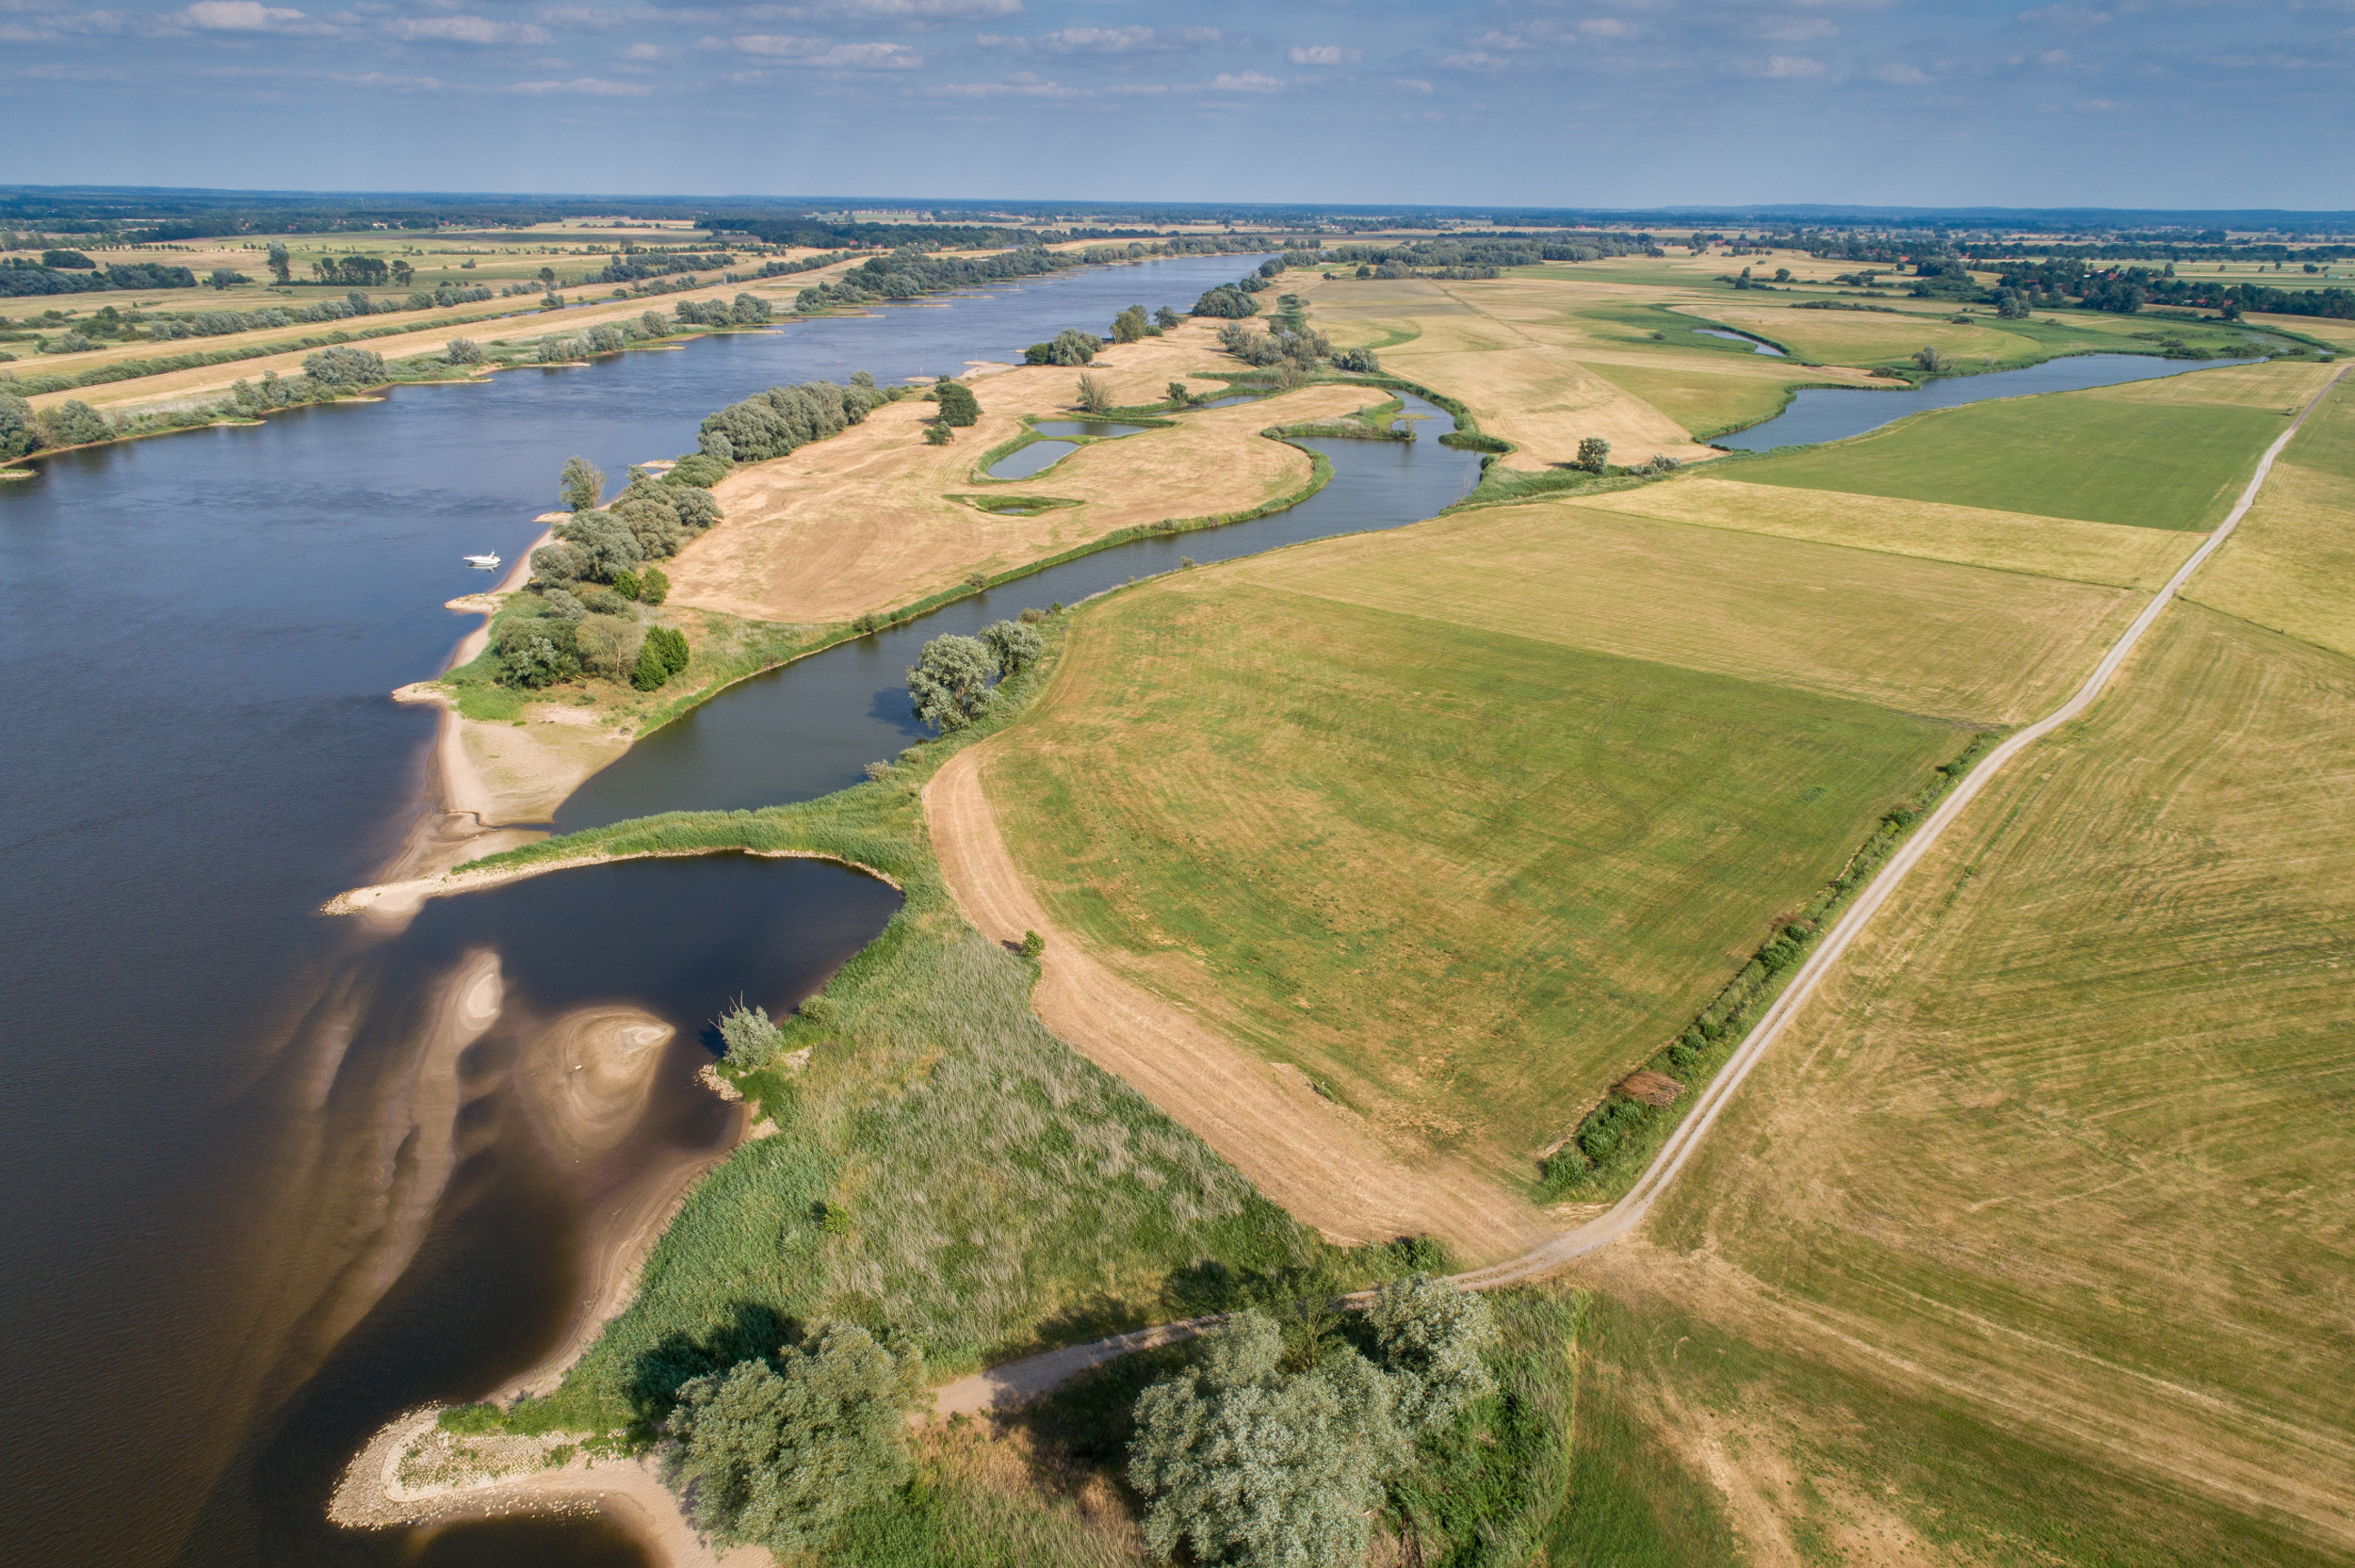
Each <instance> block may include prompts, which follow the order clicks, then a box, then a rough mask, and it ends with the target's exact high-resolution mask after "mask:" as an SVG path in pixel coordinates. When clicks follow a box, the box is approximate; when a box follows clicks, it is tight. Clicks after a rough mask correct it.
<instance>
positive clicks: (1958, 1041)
mask: <svg viewBox="0 0 2355 1568" xmlns="http://www.w3.org/2000/svg"><path fill="white" fill-rule="evenodd" d="M2350 932H2355V665H2351V664H2350V663H2349V662H2348V661H2347V659H2345V658H2343V657H2340V656H2338V655H2332V654H2329V653H2325V652H2322V651H2320V650H2317V649H2314V648H2311V647H2307V646H2305V645H2303V644H2300V643H2298V642H2296V641H2293V640H2292V639H2287V638H2284V637H2281V636H2278V635H2276V634H2273V633H2270V632H2266V631H2264V630H2261V629H2258V628H2255V627H2251V626H2249V625H2247V624H2246V623H2244V622H2238V621H2235V620H2233V619H2231V618H2228V617H2225V616H2222V615H2219V614H2217V612H2215V611H2212V610H2208V609H2205V608H2203V607H2201V606H2192V605H2182V604H2179V605H2177V606H2175V607H2173V608H2172V609H2170V610H2169V611H2168V615H2167V617H2166V618H2165V619H2164V620H2163V621H2162V622H2160V624H2159V626H2158V627H2157V628H2156V629H2155V630H2154V632H2153V634H2152V640H2151V641H2150V642H2148V643H2146V645H2145V647H2144V649H2143V650H2142V651H2140V652H2139V653H2138V654H2137V655H2136V657H2135V659H2134V660H2133V661H2131V662H2130V664H2129V666H2128V667H2127V669H2126V670H2125V671H2123V672H2122V674H2121V684H2120V686H2119V687H2116V688H2115V689H2113V691H2112V692H2111V693H2110V694H2109V695H2108V696H2106V697H2105V698H2104V699H2103V703H2101V704H2100V705H2099V706H2097V707H2096V708H2095V709H2094V710H2093V712H2092V713H2091V714H2090V715H2089V716H2088V717H2087V719H2086V720H2084V721H2082V722H2081V723H2079V724H2077V725H2075V726H2072V727H2071V729H2070V730H2068V731H2065V732H2063V733H2062V734H2060V735H2058V736H2055V737H2054V738H2053V739H2051V740H2049V741H2047V742H2046V743H2044V744H2043V745H2042V746H2040V747H2039V748H2038V749H2037V750H2036V751H2034V752H2030V753H2028V754H2027V755H2026V756H2025V757H2023V758H2022V761H2021V763H2020V764H2019V765H2018V766H2017V767H2016V768H2015V770H2014V771H2013V772H2012V774H2011V775H2010V776H2009V777H2007V778H2005V779H2003V780H2000V781H1998V783H1997V784H1995V786H1994V787H1993V788H1992V789H1991V790H1990V795H1989V796H1988V798H1986V800H1984V801H1983V802H1982V803H1981V804H1979V805H1976V806H1974V807H1973V810H1972V812H1971V813H1970V814H1969V815H1968V816H1966V817H1965V818H1964V819H1963V820H1962V821H1961V822H1960V823H1959V824H1957V829H1956V830H1955V831H1954V832H1951V833H1950V834H1949V835H1948V837H1947V839H1946V840H1945V841H1943V842H1942V843H1941V846H1940V847H1939V848H1938V849H1936V850H1935V851H1934V852H1933V855H1932V856H1931V857H1930V858H1929V859H1928V860H1926V861H1925V863H1924V865H1923V866H1922V867H1921V869H1920V871H1919V872H1918V873H1917V874H1916V877H1915V879H1914V881H1912V882H1911V883H1910V884H1909V885H1908V888H1906V889H1905V890H1903V891H1901V892H1900V894H1899V896H1898V897H1897V899H1896V901H1895V902H1893V903H1892V905H1891V906H1890V908H1889V910H1888V911H1887V913H1885V914H1884V916H1883V918H1882V920H1881V921H1880V922H1879V923H1878V924H1876V927H1875V929H1872V930H1871V931H1869V932H1868V933H1867V934H1866V936H1865V937H1864V939H1863V940H1862V941H1860V943H1859V945H1858V946H1857V948H1856V950H1855V952H1854V954H1853V956H1852V958H1851V960H1850V962H1848V963H1847V964H1846V965H1845V966H1844V967H1843V972H1842V973H1840V974H1838V975H1837V976H1835V977H1834V978H1832V979H1831V980H1830V982H1829V983H1828V984H1827V986H1826V988H1825V990H1824V991H1823V992H1822V993H1821V994H1819V996H1818V998H1817V999H1816V1000H1815V1001H1814V1002H1813V1003H1812V1004H1811V1006H1810V1008H1809V1009H1808V1010H1807V1011H1806V1012H1805V1013H1804V1014H1803V1015H1802V1016H1801V1018H1800V1019H1799V1020H1798V1021H1797V1022H1796V1023H1795V1026H1794V1031H1795V1032H1794V1033H1793V1034H1792V1035H1791V1036H1789V1037H1787V1038H1786V1039H1785V1040H1783V1041H1782V1042H1781V1043H1778V1046H1777V1048H1776V1050H1775V1051H1774V1053H1773V1054H1771V1055H1770V1056H1769V1057H1768V1058H1767V1059H1766V1060H1765V1061H1764V1062H1763V1063H1762V1066H1761V1067H1760V1069H1759V1071H1758V1073H1757V1075H1755V1076H1754V1077H1753V1078H1752V1079H1751V1081H1750V1084H1749V1085H1748V1086H1746V1090H1745V1092H1744V1094H1743V1096H1742V1097H1741V1098H1740V1099H1738V1100H1737V1101H1736V1102H1734V1104H1733V1106H1732V1107H1730V1110H1729V1112H1728V1113H1727V1117H1726V1119H1725V1122H1724V1123H1722V1124H1721V1126H1720V1127H1719V1129H1718V1131H1717V1133H1716V1136H1715V1137H1714V1138H1713V1140H1712V1141H1711V1142H1710V1143H1709V1144H1707V1145H1705V1146H1704V1147H1703V1148H1702V1150H1701V1152H1700V1153H1699V1155H1698V1156H1697V1159H1696V1162H1695V1164H1694V1166H1693V1167H1692V1168H1691V1169H1689V1170H1688V1171H1687V1172H1685V1174H1684V1176H1683V1177H1682V1178H1681V1181H1680V1183H1679V1185H1678V1186H1677V1188H1675V1189H1673V1191H1672V1192H1671V1193H1670V1195H1669V1197H1668V1198H1667V1200H1666V1201H1665V1204H1664V1205H1663V1209H1662V1210H1661V1211H1660V1212H1659V1213H1658V1215H1657V1216H1656V1218H1655V1223H1654V1226H1653V1236H1654V1237H1655V1239H1656V1240H1657V1241H1658V1242H1659V1243H1660V1245H1661V1248H1662V1252H1661V1253H1660V1254H1659V1255H1658V1256H1657V1257H1655V1258H1654V1259H1652V1260H1651V1262H1650V1264H1649V1265H1648V1266H1646V1267H1645V1268H1644V1269H1638V1270H1637V1271H1638V1272H1649V1276H1650V1278H1649V1287H1650V1288H1651V1289H1653V1290H1655V1291H1657V1292H1659V1293H1661V1294H1663V1295H1665V1297H1666V1298H1669V1299H1672V1300H1675V1301H1678V1302H1679V1303H1680V1304H1681V1308H1682V1310H1683V1311H1685V1312H1686V1313H1688V1314H1689V1315H1690V1316H1691V1317H1695V1318H1697V1319H1703V1320H1707V1321H1709V1322H1711V1323H1712V1324H1713V1329H1714V1332H1716V1333H1719V1334H1730V1335H1738V1336H1746V1337H1747V1338H1750V1339H1752V1340H1755V1341H1756V1342H1757V1343H1759V1344H1760V1345H1762V1346H1763V1347H1766V1348H1767V1349H1769V1350H1772V1351H1774V1352H1776V1353H1777V1354H1778V1355H1779V1356H1781V1357H1783V1358H1784V1359H1786V1360H1787V1361H1788V1362H1789V1363H1790V1365H1791V1366H1807V1365H1809V1364H1811V1363H1822V1364H1827V1365H1830V1366H1837V1367H1840V1368H1843V1369H1844V1370H1843V1375H1844V1376H1846V1377H1847V1378H1849V1379H1850V1380H1851V1381H1852V1382H1860V1386H1862V1387H1864V1388H1866V1389H1868V1390H1869V1389H1870V1388H1872V1387H1874V1386H1879V1387H1883V1388H1887V1389H1892V1390H1893V1391H1894V1392H1893V1393H1892V1394H1891V1395H1888V1396H1886V1398H1890V1399H1893V1400H1894V1401H1896V1402H1900V1403H1904V1402H1912V1403H1915V1404H1925V1403H1926V1404H1932V1405H1940V1406H1945V1407H1948V1408H1950V1409H1951V1410H1952V1411H1954V1412H1956V1413H1958V1414H1959V1415H1961V1416H1963V1417H1967V1419H1968V1421H1969V1422H1970V1423H1972V1424H1973V1425H1975V1426H1977V1427H1980V1428H1984V1429H1986V1430H1987V1431H1991V1432H1993V1433H1996V1434H1999V1435H2001V1436H2003V1437H2005V1438H2006V1439H2017V1440H2019V1441H2021V1442H2024V1443H2027V1444H2030V1445H2033V1446H2036V1447H2040V1448H2044V1449H2047V1450H2050V1451H2051V1452H2052V1454H2053V1455H2054V1456H2055V1458H2054V1459H2053V1461H2051V1462H2050V1463H2051V1464H2052V1466H2053V1467H2054V1470H2055V1474H2056V1475H2057V1477H2058V1478H2059V1479H2062V1480H2071V1479H2074V1480H2078V1481H2082V1480H2084V1479H2087V1478H2088V1477H2098V1476H2099V1474H2100V1473H2102V1472H2104V1471H2109V1472H2119V1473H2122V1474H2123V1475H2125V1476H2127V1477H2129V1478H2132V1484H2131V1485H2129V1486H2126V1487H2123V1488H2121V1489H2119V1490H2118V1491H2117V1493H2116V1496H2117V1497H2118V1498H2122V1499H2125V1500H2127V1501H2130V1502H2136V1501H2139V1500H2140V1499H2143V1498H2146V1497H2148V1496H2151V1495H2153V1494H2155V1495H2158V1497H2159V1498H2160V1499H2161V1500H2162V1501H2169V1500H2171V1501H2170V1506H2168V1508H2167V1509H2166V1511H2165V1512H2164V1513H2163V1514H2162V1515H2159V1516H2158V1519H2159V1520H2164V1521H2165V1522H2167V1523H2168V1524H2170V1525H2175V1526H2181V1525H2183V1522H2184V1521H2185V1520H2190V1521H2194V1524H2193V1525H2192V1526H2190V1527H2188V1528H2186V1533H2185V1534H2184V1538H2183V1539H2182V1540H2180V1541H2177V1542H2174V1543H2172V1544H2168V1543H2164V1542H2158V1543H2154V1542H2151V1541H2149V1540H2148V1539H2147V1537H2148V1536H2149V1535H2150V1533H2151V1529H2152V1525H2153V1524H2154V1522H2158V1521H2157V1520H2137V1519H2123V1518H2115V1517H2112V1518H2108V1519H2107V1520H2106V1525H2107V1528H2114V1529H2116V1530H2117V1531H2118V1532H2119V1539H2117V1540H2115V1541H2113V1540H2110V1539H2107V1538H2105V1535H2104V1516H2105V1515H2109V1514H2111V1513H2112V1508H2103V1509H2102V1510H2101V1511H2098V1512H2096V1513H2094V1514H2092V1515H2090V1516H2088V1518H2087V1519H2086V1520H2085V1521H2082V1522H2080V1521H2072V1520H2071V1519H2070V1518H2068V1517H2067V1516H2065V1515H2054V1514H2052V1513H2051V1512H2050V1511H2049V1510H2046V1509H2040V1508H2038V1507H2036V1506H2034V1500H2033V1499H2030V1500H2029V1501H2030V1506H2027V1507H2024V1508H2023V1507H2022V1506H2021V1505H2020V1504H2019V1503H2014V1504H2013V1505H2011V1506H2010V1507H2009V1508H2006V1509H2004V1510H2002V1511H2000V1514H1998V1513H1997V1512H1996V1511H1990V1517H1989V1518H1988V1519H1984V1520H1970V1519H1961V1518H1956V1517H1954V1516H1953V1514H1952V1511H1953V1510H1954V1509H1956V1508H1957V1504H1958V1499H1957V1497H1956V1496H1954V1495H1948V1496H1946V1497H1944V1498H1942V1499H1941V1498H1939V1497H1938V1496H1936V1495H1928V1496H1926V1497H1917V1498H1913V1499H1909V1501H1912V1502H1917V1503H1921V1504H1923V1506H1924V1508H1925V1510H1931V1511H1934V1510H1937V1509H1939V1508H1943V1509H1945V1510H1947V1511H1949V1517H1948V1521H1947V1523H1948V1528H1950V1529H1957V1527H1959V1528H1958V1529H1957V1533H1958V1534H1960V1535H1962V1536H1964V1537H1966V1538H1967V1537H1969V1536H1970V1535H1972V1534H1973V1533H1974V1532H1982V1531H1983V1532H1985V1533H1987V1534H1989V1535H1992V1534H1994V1533H1995V1520H1996V1519H1997V1518H1998V1517H2000V1518H2001V1520H2002V1522H2003V1527H2004V1528H2007V1529H2011V1530H2016V1531H2020V1532H2021V1533H2022V1534H2023V1535H2024V1534H2034V1535H2040V1536H2042V1537H2044V1538H2045V1542H2046V1544H2055V1543H2054V1540H2053V1538H2054V1537H2055V1535H2058V1534H2068V1533H2073V1531H2072V1527H2076V1528H2081V1529H2082V1533H2083V1536H2084V1539H2081V1540H2079V1541H2078V1542H2077V1543H2076V1547H2077V1549H2076V1550H2075V1551H2072V1552H2069V1553H2065V1554H2055V1555H2047V1556H2038V1555H2037V1554H2036V1553H2035V1552H2033V1551H2031V1550H2028V1549H2026V1548H2027V1547H2029V1546H2030V1545H2031V1544H2033V1543H2032V1542H2031V1541H2027V1540H2021V1541H2014V1542H2011V1543H2007V1544H2006V1543H1997V1542H1994V1541H1983V1542H1973V1544H1974V1545H1978V1546H1982V1547H1989V1546H1993V1545H1996V1544H2006V1545H2007V1546H2008V1547H2009V1550H2010V1553H2011V1554H2012V1555H2013V1556H2017V1557H2018V1558H2019V1559H2020V1560H2096V1561H2105V1562H2128V1561H2133V1562H2140V1561H2152V1562H2160V1561H2168V1562H2172V1561H2184V1562H2198V1561H2246V1562H2266V1561H2293V1560H2314V1559H2328V1560H2347V1558H2350V1557H2355V1403H2351V1402H2350V1400H2349V1399H2348V1397H2347V1393H2348V1390H2349V1388H2350V1387H2355V1310H2350V1302H2349V1299H2348V1295H2347V1281H2348V1280H2349V1279H2350V1278H2355V1224H2351V1223H2350V1220H2349V1216H2350V1215H2355V1120H2350V1118H2349V1116H2348V1114H2347V1110H2348V1107H2349V1105H2350V1103H2355V986H2350V985H2349V983H2348V980H2347V976H2348V974H2350V973H2355V936H2350ZM1626 1267H1628V1268H1635V1267H1636V1266H1635V1264H1634V1263H1630V1264H1628V1265H1626ZM1697 1349H1698V1347H1697ZM1824 1418H1825V1417H1824V1416H1823V1415H1821V1414H1818V1413H1816V1412H1814V1411H1811V1409H1810V1407H1809V1405H1808V1404H1807V1403H1805V1402H1800V1403H1796V1404H1791V1405H1787V1406H1785V1408H1784V1412H1783V1416H1782V1419H1783V1421H1784V1422H1785V1423H1786V1424H1791V1423H1795V1424H1796V1425H1797V1426H1798V1427H1799V1428H1800V1429H1802V1435H1804V1429H1805V1428H1806V1427H1807V1426H1808V1425H1809V1423H1810V1422H1811V1421H1813V1420H1818V1419H1824ZM1839 1419H1841V1416H1840V1414H1839V1413H1838V1412H1837V1410H1836V1409H1834V1410H1833V1411H1832V1413H1831V1414H1830V1415H1829V1420H1830V1422H1831V1423H1833V1424H1835V1425H1836V1423H1837V1422H1838V1420H1839ZM1841 1435H1842V1434H1840V1433H1838V1432H1832V1433H1830V1434H1829V1436H1830V1438H1831V1439H1832V1440H1834V1441H1837V1440H1838V1439H1839V1438H1840V1437H1841ZM1847 1435H1849V1436H1853V1434H1847ZM2086 1467H2089V1469H2088V1468H2086ZM1960 1468H1964V1469H1967V1468H1968V1466H1962V1467H1960ZM1950 1479H1951V1478H1950ZM1988 1479H1989V1477H1988V1476H1986V1475H1984V1474H1980V1475H1976V1476H1974V1477H1965V1478H1963V1480H1968V1481H1971V1482H1973V1484H1977V1485H1979V1486H1980V1487H1981V1488H1982V1489H1983V1490H1985V1489H1986V1482H1987V1481H1988ZM1953 1484H1956V1485H1959V1484H1962V1481H1961V1480H1956V1481H1953ZM1998 1490H2000V1489H1998ZM2077 1490H2081V1491H2098V1490H2101V1488H2099V1487H2098V1486H2082V1485H2080V1486H2079V1487H2077ZM2113 1507H2114V1505H2113ZM1915 1525H1916V1528H1925V1518H1921V1517H1918V1518H1917V1519H1916V1521H1915ZM2275 1532H2279V1534H2280V1535H2281V1537H2282V1540H2281V1541H2277V1542H2273V1543H2271V1544H2269V1545H2267V1546H2266V1548H2265V1549H2263V1550H2257V1549H2254V1548H2251V1547H2250V1546H2249V1544H2248V1540H2241V1539H2240V1538H2241V1537H2247V1538H2249V1540H2259V1541H2262V1540H2264V1539H2265V1538H2266V1537H2269V1536H2271V1535H2273V1534H2274V1533H2275ZM2097 1544H2098V1546H2099V1547H2101V1548H2104V1549H2108V1550H2109V1553H2110V1555H2103V1554H2102V1551H2100V1550H2096V1549H2094V1548H2095V1547H2096V1546H2097ZM2128 1544H2131V1545H2132V1546H2133V1547H2134V1548H2135V1549H2133V1550H2127V1549H2124V1548H2125V1547H2126V1546H2127V1545H2128ZM2300 1545H2302V1549H2299V1547H2300ZM1966 1560H1982V1558H1981V1557H1980V1555H1979V1554H1978V1553H1977V1552H1973V1553H1970V1554H1966ZM1996 1560H2011V1557H2010V1556H2000V1557H1998V1558H1997V1559H1996Z"/></svg>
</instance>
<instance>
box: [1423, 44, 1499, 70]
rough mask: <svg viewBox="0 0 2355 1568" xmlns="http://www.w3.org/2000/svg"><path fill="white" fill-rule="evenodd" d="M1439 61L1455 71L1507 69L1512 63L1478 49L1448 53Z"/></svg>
mask: <svg viewBox="0 0 2355 1568" xmlns="http://www.w3.org/2000/svg"><path fill="white" fill-rule="evenodd" d="M1439 63H1440V64H1441V65H1444V66H1449V67H1452V68H1453V69H1454V70H1457V71H1507V70H1510V69H1511V68H1512V65H1513V62H1512V61H1511V60H1508V59H1502V58H1500V57H1497V56H1495V55H1491V54H1488V53H1487V52H1486V51H1485V50H1480V49H1474V50H1472V51H1470V53H1468V54H1462V55H1450V56H1448V57H1445V58H1443V59H1441V60H1440V61H1439Z"/></svg>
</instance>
